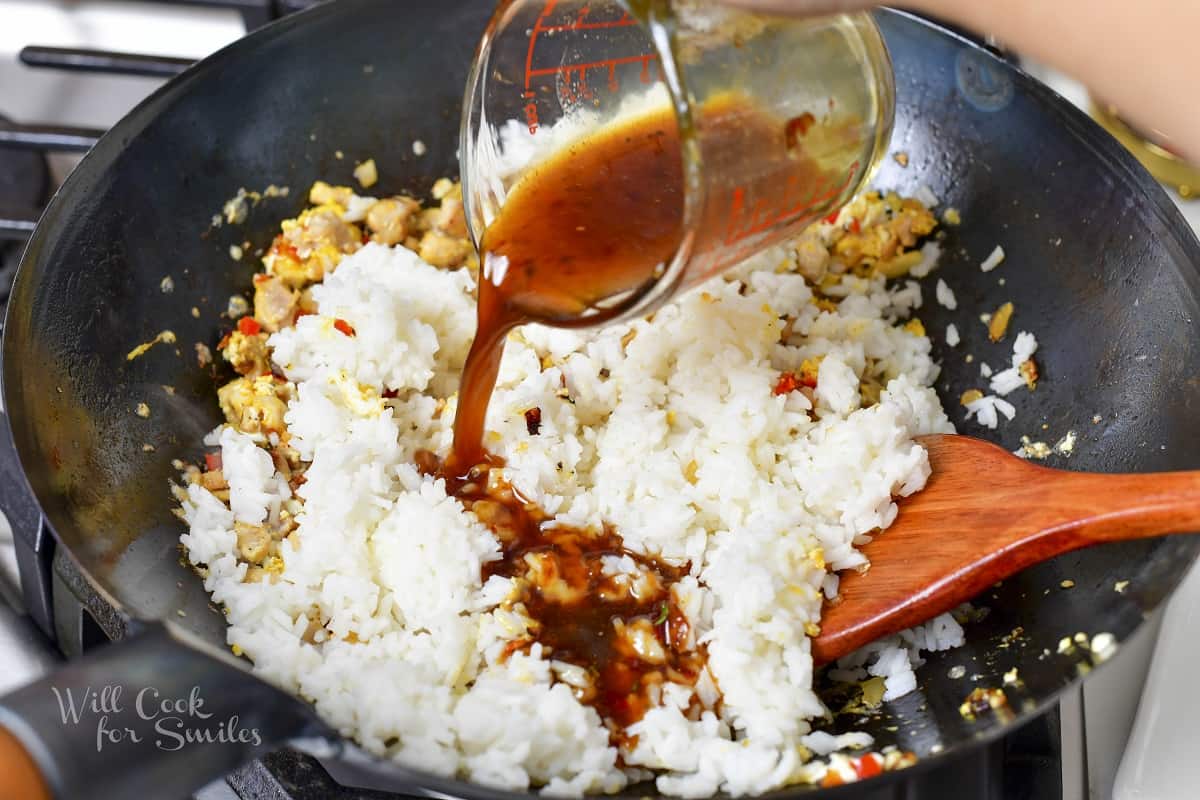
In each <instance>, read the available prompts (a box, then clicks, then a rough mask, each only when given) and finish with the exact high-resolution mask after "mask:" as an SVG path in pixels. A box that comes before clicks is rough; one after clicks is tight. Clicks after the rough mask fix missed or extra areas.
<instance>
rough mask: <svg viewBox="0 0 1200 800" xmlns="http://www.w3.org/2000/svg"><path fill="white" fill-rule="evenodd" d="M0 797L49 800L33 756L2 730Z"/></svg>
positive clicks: (22, 799) (48, 793) (0, 744)
mask: <svg viewBox="0 0 1200 800" xmlns="http://www.w3.org/2000/svg"><path fill="white" fill-rule="evenodd" d="M0 797H11V798H13V799H14V800H18V798H19V800H51V795H50V788H49V787H48V786H47V785H46V781H45V780H44V779H43V778H42V773H41V770H39V769H38V766H37V763H36V762H34V760H33V756H31V755H29V751H27V750H26V749H25V747H24V746H23V745H22V744H21V742H20V741H19V740H18V739H17V737H16V736H13V735H12V734H11V733H9V732H8V731H7V730H6V729H4V728H0Z"/></svg>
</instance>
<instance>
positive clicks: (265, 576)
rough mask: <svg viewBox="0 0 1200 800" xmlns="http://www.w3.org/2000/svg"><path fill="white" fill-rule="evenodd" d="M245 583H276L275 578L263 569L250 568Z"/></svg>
mask: <svg viewBox="0 0 1200 800" xmlns="http://www.w3.org/2000/svg"><path fill="white" fill-rule="evenodd" d="M243 581H244V582H245V583H274V582H275V576H274V575H272V574H271V573H269V572H267V571H266V570H265V569H263V568H262V567H250V568H249V569H247V570H246V577H245V578H244V579H243Z"/></svg>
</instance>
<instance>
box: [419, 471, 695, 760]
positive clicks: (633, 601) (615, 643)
mask: <svg viewBox="0 0 1200 800" xmlns="http://www.w3.org/2000/svg"><path fill="white" fill-rule="evenodd" d="M417 465H418V467H419V468H420V469H421V471H422V472H424V473H426V474H430V475H435V476H437V477H441V478H444V479H445V480H446V490H447V493H448V494H451V495H452V496H454V497H456V498H458V499H459V500H460V501H461V502H462V504H463V505H464V506H465V507H466V508H467V509H469V510H471V511H473V512H474V513H475V515H476V516H477V517H479V519H480V521H481V522H483V523H484V524H485V525H487V526H488V527H489V528H490V529H491V530H492V531H493V532H494V533H495V535H496V538H497V539H498V540H499V541H500V544H501V553H502V555H501V558H500V560H498V561H493V562H491V563H489V564H487V565H486V566H485V567H484V570H483V578H484V580H486V579H487V578H489V577H491V576H492V575H500V576H503V577H506V578H511V579H513V580H514V581H515V583H516V587H517V588H516V592H515V595H514V596H512V597H510V598H509V600H508V601H507V604H508V605H511V606H512V607H514V608H517V607H521V608H523V610H524V614H525V616H527V617H528V618H529V619H530V620H531V621H532V623H533V624H532V625H531V626H530V630H529V633H530V636H531V637H532V638H524V639H518V640H514V641H513V642H511V643H510V644H509V647H508V650H507V651H506V655H508V654H510V653H512V652H515V651H518V650H527V649H528V648H529V647H531V646H532V645H533V644H534V642H537V643H539V644H541V646H542V648H543V654H544V656H545V657H547V658H549V659H552V660H555V661H563V662H566V663H569V664H574V665H576V666H579V667H581V668H583V670H585V672H586V673H587V678H588V685H587V686H586V687H582V686H572V690H573V691H574V693H575V696H576V697H577V698H578V699H579V700H580V701H581V702H584V703H587V704H588V705H591V706H592V707H594V708H595V709H596V711H597V712H598V713H599V714H600V717H601V719H603V720H604V721H605V723H606V724H608V726H609V728H610V731H611V732H612V733H613V735H614V739H615V740H618V741H621V740H622V737H623V731H624V729H625V728H626V727H628V726H629V725H632V724H633V723H635V722H637V721H638V720H639V719H641V718H642V715H643V714H645V713H646V711H647V709H649V708H650V707H651V706H652V705H654V702H653V700H654V693H655V691H656V689H655V687H656V686H661V685H662V684H663V683H665V682H672V683H678V684H684V685H693V684H695V682H696V680H697V679H698V678H699V677H700V673H701V671H702V670H703V669H704V664H705V661H706V658H707V656H706V653H705V651H704V649H703V648H702V647H696V646H694V642H691V641H690V633H691V632H690V629H689V625H688V621H687V617H686V615H685V614H684V613H683V611H682V610H681V609H680V608H679V607H678V606H677V605H676V603H675V602H674V600H673V598H672V596H671V585H672V584H674V583H675V582H676V581H678V580H679V579H680V578H682V577H684V576H685V575H687V573H688V566H687V565H683V566H673V565H671V564H667V563H665V562H663V561H661V560H659V559H655V558H651V557H648V556H644V555H641V554H638V553H633V552H631V551H629V550H628V549H627V548H626V547H625V546H624V544H623V542H622V540H621V537H620V535H619V534H618V533H617V532H616V531H615V530H613V529H612V528H611V527H608V526H605V528H604V529H603V530H600V531H594V530H585V529H582V528H574V527H570V526H565V525H557V524H554V523H553V522H552V521H551V520H550V518H549V517H548V516H547V515H546V514H545V513H544V512H543V511H542V510H541V509H539V508H538V507H537V506H536V505H534V504H532V503H527V502H525V501H524V500H523V499H522V498H521V496H520V495H519V494H518V493H517V492H516V491H515V490H513V488H512V487H511V486H508V485H507V484H506V483H504V482H503V481H502V480H500V479H499V476H498V473H496V472H494V470H495V469H496V468H498V467H500V466H502V465H503V464H502V462H501V461H500V460H499V459H497V458H495V457H489V458H488V459H487V460H486V461H485V462H483V463H480V464H477V465H476V466H475V467H473V468H471V469H470V470H468V471H467V473H466V474H465V475H461V476H454V475H453V474H447V473H446V472H445V468H444V465H443V464H442V463H440V462H439V460H438V458H437V456H436V455H434V454H433V453H431V452H428V451H422V452H420V453H418V454H417ZM606 556H614V557H618V558H620V557H625V556H627V557H628V558H630V559H632V560H633V562H634V563H635V564H636V565H637V567H638V572H639V575H638V576H630V578H631V579H635V580H636V579H637V578H640V580H636V584H637V587H636V589H634V588H632V587H631V586H630V584H629V583H627V582H624V581H623V579H622V578H621V577H619V576H614V575H610V574H606V571H605V569H604V566H603V563H604V559H605V557H606ZM689 644H691V645H692V646H689ZM698 710H699V709H698V708H697V709H696V710H695V711H693V712H692V713H698Z"/></svg>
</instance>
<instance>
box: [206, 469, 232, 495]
mask: <svg viewBox="0 0 1200 800" xmlns="http://www.w3.org/2000/svg"><path fill="white" fill-rule="evenodd" d="M200 485H201V486H203V487H204V488H205V489H208V490H209V491H210V492H219V491H221V490H222V489H228V488H229V482H228V481H226V480H225V473H224V472H223V471H222V470H219V469H213V470H209V471H208V472H204V473H201V475H200Z"/></svg>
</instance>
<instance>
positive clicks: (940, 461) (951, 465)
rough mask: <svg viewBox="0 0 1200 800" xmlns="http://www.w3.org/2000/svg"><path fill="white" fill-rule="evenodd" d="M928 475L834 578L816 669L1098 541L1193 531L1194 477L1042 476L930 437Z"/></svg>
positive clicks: (969, 441) (981, 445) (1199, 486)
mask: <svg viewBox="0 0 1200 800" xmlns="http://www.w3.org/2000/svg"><path fill="white" fill-rule="evenodd" d="M920 442H921V444H922V445H924V446H925V448H926V449H927V450H928V451H929V461H930V465H931V466H932V468H933V474H932V475H931V476H930V478H929V482H928V484H927V485H926V486H925V488H924V489H923V490H921V491H920V492H917V493H916V494H915V495H913V496H912V497H909V498H906V499H903V500H901V501H900V503H899V505H900V514H899V516H898V517H897V519H896V521H895V522H894V523H893V524H892V526H891V527H890V528H888V529H887V530H885V531H884V532H883V533H881V534H880V535H879V536H877V537H876V538H875V539H874V541H872V542H871V543H870V544H868V545H866V546H865V547H864V548H863V552H864V553H865V554H866V555H867V556H868V558H870V559H871V566H870V568H869V569H868V570H867V571H866V572H863V573H858V572H845V573H843V574H842V576H841V585H840V586H839V597H838V599H837V600H835V601H834V602H832V603H827V604H826V607H825V611H824V614H823V616H822V618H821V633H820V635H818V636H817V637H816V638H815V639H814V640H813V657H814V659H815V660H816V661H817V663H819V664H820V663H826V662H829V661H833V660H834V659H837V658H840V657H842V656H844V655H846V654H847V653H850V652H851V651H853V650H855V649H857V648H859V647H861V646H862V645H864V644H867V643H868V642H871V641H873V640H874V639H877V638H879V637H881V636H886V635H887V634H890V633H896V632H898V631H902V630H904V629H905V628H909V627H912V626H913V625H917V624H919V623H921V622H924V621H926V620H928V619H930V618H932V617H934V616H936V615H937V614H940V613H942V612H944V611H949V610H950V609H952V608H954V607H955V606H957V605H959V604H960V603H963V602H965V601H967V600H970V599H971V598H972V597H974V596H976V595H977V594H979V593H980V592H982V591H983V590H984V589H986V588H987V587H988V586H990V585H992V584H993V583H995V582H996V581H998V580H1001V579H1003V578H1007V577H1008V576H1010V575H1012V574H1014V573H1016V572H1020V571H1021V570H1023V569H1025V568H1026V567H1028V566H1031V565H1033V564H1037V563H1038V562H1041V561H1045V560H1047V559H1049V558H1053V557H1054V556H1057V555H1059V554H1061V553H1066V552H1068V551H1070V550H1077V549H1079V548H1081V547H1087V546H1089V545H1093V544H1100V543H1102V542H1116V541H1123V540H1125V539H1142V538H1147V537H1151V536H1159V535H1162V534H1166V533H1189V532H1193V531H1200V472H1166V473H1147V474H1142V475H1099V474H1094V473H1086V472H1067V471H1064V470H1057V469H1048V468H1046V467H1043V466H1040V465H1038V464H1033V463H1030V462H1028V461H1025V460H1023V459H1020V458H1017V457H1016V456H1014V455H1012V454H1011V453H1009V452H1008V451H1007V450H1004V449H1003V448H1000V447H997V446H996V445H994V444H991V443H990V442H985V441H982V440H979V439H973V438H971V437H969V436H950V435H939V436H926V437H922V438H921V439H920Z"/></svg>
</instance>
